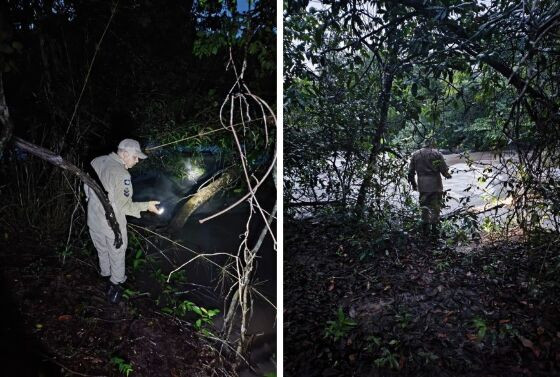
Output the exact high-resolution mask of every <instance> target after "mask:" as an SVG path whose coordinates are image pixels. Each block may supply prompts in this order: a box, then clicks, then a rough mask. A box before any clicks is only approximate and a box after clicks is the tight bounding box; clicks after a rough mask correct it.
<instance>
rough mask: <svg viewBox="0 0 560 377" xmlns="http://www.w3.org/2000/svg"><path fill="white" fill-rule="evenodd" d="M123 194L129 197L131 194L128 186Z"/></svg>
mask: <svg viewBox="0 0 560 377" xmlns="http://www.w3.org/2000/svg"><path fill="white" fill-rule="evenodd" d="M123 194H124V196H126V197H127V198H128V196H129V195H130V190H129V189H128V188H125V189H124V192H123Z"/></svg>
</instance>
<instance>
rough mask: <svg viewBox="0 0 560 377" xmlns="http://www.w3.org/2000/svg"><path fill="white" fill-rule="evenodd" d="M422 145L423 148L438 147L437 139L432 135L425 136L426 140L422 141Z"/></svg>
mask: <svg viewBox="0 0 560 377" xmlns="http://www.w3.org/2000/svg"><path fill="white" fill-rule="evenodd" d="M422 147H423V148H435V147H436V141H435V139H434V138H431V137H427V138H425V139H424V141H423V142H422Z"/></svg>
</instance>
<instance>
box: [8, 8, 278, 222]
mask: <svg viewBox="0 0 560 377" xmlns="http://www.w3.org/2000/svg"><path fill="white" fill-rule="evenodd" d="M275 6H276V4H275V3H274V2H272V1H268V0H264V1H257V2H237V1H224V2H222V1H220V2H214V1H187V2H180V1H169V2H166V3H165V4H162V3H159V2H152V1H136V0H121V1H116V2H104V1H94V2H91V1H87V2H83V1H44V2H43V1H41V2H28V1H14V0H10V1H8V2H6V3H3V4H2V11H1V14H2V23H1V25H0V29H1V30H0V31H1V34H0V47H1V49H0V65H1V68H2V72H3V78H2V79H3V83H4V93H5V97H6V102H7V107H8V108H9V111H10V117H11V120H12V122H13V124H14V130H13V134H14V136H18V137H21V138H23V139H26V140H28V141H30V142H33V143H35V144H38V145H41V146H43V147H45V148H47V149H49V150H52V151H54V152H55V153H57V154H60V155H61V156H63V157H64V158H66V159H68V160H70V161H72V162H74V163H75V164H77V165H78V166H82V167H84V169H86V170H87V169H88V165H89V163H88V162H89V161H90V160H91V159H92V158H93V157H95V156H98V155H100V154H105V153H108V152H110V151H113V150H115V148H116V145H117V144H118V142H119V141H120V140H122V139H123V138H125V137H132V138H136V139H138V140H140V142H141V144H142V145H143V146H148V147H149V146H152V147H153V146H157V145H160V144H164V143H167V142H177V141H180V142H179V143H175V144H172V145H170V146H166V147H165V148H159V149H156V150H155V151H153V152H152V153H154V154H155V155H158V156H159V157H161V156H162V155H163V156H165V157H164V160H162V159H161V158H157V159H148V160H147V164H143V165H144V167H147V165H150V164H157V165H158V166H157V167H158V168H159V169H161V163H162V161H163V164H164V165H169V169H168V170H169V171H170V172H173V171H174V170H173V166H172V165H173V164H172V162H173V161H174V160H176V155H174V154H173V153H171V152H173V151H177V152H179V153H181V154H183V155H184V153H195V154H196V153H198V152H200V151H203V150H205V148H206V150H207V149H208V148H211V150H212V151H216V150H219V151H220V152H221V155H222V156H224V158H225V162H224V163H227V164H232V163H234V164H236V160H237V159H238V154H237V147H236V144H235V141H234V138H233V137H232V135H231V133H230V132H227V131H226V130H225V129H222V125H221V123H220V106H221V105H222V102H223V101H224V99H225V98H226V97H227V96H228V94H230V93H237V92H244V91H245V88H242V87H240V86H234V84H235V82H236V80H237V77H236V72H235V69H237V70H238V71H239V70H240V69H241V66H242V65H243V64H245V66H246V68H245V70H244V77H243V83H244V84H246V85H247V86H248V87H249V88H250V90H251V91H252V93H254V94H256V95H258V96H259V97H260V98H262V99H263V100H264V101H267V102H268V103H269V104H270V105H271V106H272V107H274V106H275V90H276V89H275V80H274V78H275V72H276V71H275V62H276V56H275V55H276V52H275V50H276V49H275V44H276V43H275V40H276V36H275V33H276V29H275V20H276V16H275V12H276V9H275ZM237 74H239V73H237ZM228 109H229V107H228ZM241 115H243V114H241ZM241 115H239V114H237V113H236V114H235V116H234V122H239V121H240V117H241ZM246 115H247V116H251V117H252V118H253V119H257V118H260V117H262V111H261V108H260V106H259V105H258V104H256V103H255V102H251V103H249V104H248V109H247V111H246ZM224 116H225V117H229V114H228V113H226V114H224ZM245 120H247V119H246V118H245ZM226 123H227V122H226ZM269 128H270V126H269ZM3 129H5V127H3ZM220 129H222V131H220ZM241 129H244V127H239V130H241ZM216 130H218V131H216ZM209 131H214V132H209ZM267 131H268V130H265V129H264V127H263V126H262V125H261V124H260V123H257V122H253V123H249V124H247V129H246V131H245V132H246V133H248V134H249V135H250V137H247V138H246V140H245V139H244V140H243V142H244V146H245V153H247V155H250V157H251V159H250V160H249V161H250V162H251V163H253V165H252V168H253V169H256V168H258V167H259V164H258V163H259V162H260V163H261V164H262V160H263V158H264V159H265V160H269V159H270V158H271V154H272V149H271V148H270V142H269V144H268V145H267V144H266V142H265V140H266V137H267V135H266V132H267ZM269 132H270V134H271V135H268V136H270V137H274V132H273V128H272V131H269ZM198 135H201V136H198ZM185 138H187V139H186V140H185ZM212 148H213V149H212ZM156 152H157V153H156ZM160 152H163V153H160ZM21 157H22V156H21V155H19V156H18V155H16V154H15V153H14V151H13V150H10V148H6V151H5V156H4V158H3V160H2V166H3V169H4V172H3V174H4V177H5V180H6V181H11V182H12V183H13V182H16V181H17V179H16V178H15V177H16V176H17V175H18V173H17V172H15V171H14V170H13V165H14V164H16V165H17V164H21V163H22V160H21ZM258 157H260V161H257V160H258ZM162 158H163V157H162ZM255 163H257V165H255ZM35 165H36V166H34V167H33V168H32V167H31V164H27V161H26V167H25V169H31V172H32V173H31V174H30V176H29V180H28V181H27V182H26V183H25V185H26V186H28V187H30V190H33V189H32V187H41V186H49V185H52V184H53V182H52V181H50V180H51V178H48V177H49V176H51V174H50V170H51V167H48V166H45V164H44V163H37V164H35ZM35 169H38V170H39V171H41V170H45V171H46V172H44V173H41V174H35V173H34V172H35V171H36V170H35ZM54 177H57V173H54ZM178 178H180V177H178ZM19 179H22V178H21V177H19ZM55 179H56V178H55ZM71 181H72V184H71V186H73V187H69V186H68V185H66V184H62V185H57V186H56V188H54V190H55V191H62V192H65V193H67V194H68V195H67V196H66V197H67V198H68V201H62V202H58V203H52V202H51V200H49V199H48V198H47V197H45V198H42V197H39V198H37V197H35V199H33V200H37V201H39V202H41V203H43V205H45V206H46V207H47V208H48V207H49V206H48V205H47V204H46V203H50V204H51V205H53V210H54V209H57V211H60V210H61V208H65V209H66V217H67V218H69V217H70V213H71V211H72V206H73V199H72V192H71V191H79V190H78V186H79V184H78V182H77V180H76V181H74V180H72V179H71ZM62 182H63V181H62ZM65 186H66V187H65ZM6 190H8V191H7V193H13V194H14V195H16V194H17V191H18V189H16V188H15V187H14V185H13V184H10V185H9V186H8V187H7V188H6ZM69 190H71V191H69ZM36 194H40V192H37V193H36ZM30 195H31V196H34V194H30ZM4 197H5V198H6V199H7V202H10V201H11V202H13V198H11V199H10V198H9V195H5V196H4ZM62 197H65V195H62ZM50 198H51V199H52V198H53V197H52V196H50ZM53 201H54V202H56V200H54V199H53ZM20 204H21V207H22V208H23V207H26V205H25V204H23V203H20ZM27 207H28V208H30V207H29V206H27ZM16 212H17V211H16ZM15 216H16V218H19V216H18V215H16V214H15ZM53 218H59V217H58V216H53ZM21 221H23V222H24V223H25V222H27V221H26V219H25V218H22V219H21ZM67 221H68V220H67V219H65V220H63V219H61V221H60V222H58V221H53V227H54V228H58V230H59V231H60V230H62V229H64V228H67V226H66V225H64V226H61V223H62V224H64V223H67ZM14 222H15V221H14ZM36 225H38V224H36V223H35V222H33V226H36Z"/></svg>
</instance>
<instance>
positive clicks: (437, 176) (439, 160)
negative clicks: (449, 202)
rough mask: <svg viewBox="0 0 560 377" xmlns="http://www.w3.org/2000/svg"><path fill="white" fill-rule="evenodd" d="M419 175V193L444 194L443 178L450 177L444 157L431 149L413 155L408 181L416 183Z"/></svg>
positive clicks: (423, 149)
mask: <svg viewBox="0 0 560 377" xmlns="http://www.w3.org/2000/svg"><path fill="white" fill-rule="evenodd" d="M415 174H416V175H418V191H419V192H443V183H442V182H441V176H442V175H443V176H444V177H448V178H449V177H450V175H449V172H448V167H447V164H446V163H445V160H444V159H443V155H442V154H441V153H440V152H439V151H437V150H435V149H431V148H422V149H420V150H418V151H416V152H414V153H413V154H412V157H411V158H410V165H409V167H408V180H409V182H411V183H414V182H416V181H415V179H414V175H415Z"/></svg>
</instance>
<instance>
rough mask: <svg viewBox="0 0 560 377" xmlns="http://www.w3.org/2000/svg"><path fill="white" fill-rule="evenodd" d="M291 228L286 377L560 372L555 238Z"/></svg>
mask: <svg viewBox="0 0 560 377" xmlns="http://www.w3.org/2000/svg"><path fill="white" fill-rule="evenodd" d="M284 226H285V228H284V234H285V235H286V240H285V256H284V260H285V264H284V284H285V285H284V292H289V294H287V295H285V299H284V308H285V309H284V311H285V312H284V331H285V333H284V334H285V335H284V350H285V355H284V366H285V374H284V375H285V376H286V377H288V376H300V375H306V376H449V377H451V376H453V377H456V376H503V375H508V376H556V375H558V373H560V332H559V331H560V327H559V325H558V324H559V323H560V313H559V312H558V305H559V303H560V290H558V286H557V285H558V283H557V282H558V276H559V271H558V269H557V268H556V267H555V264H554V263H555V262H554V260H553V259H552V257H551V256H550V254H548V257H547V254H546V253H545V250H546V243H545V244H544V246H543V247H542V248H538V247H534V248H531V247H529V246H530V245H527V244H523V243H520V242H499V243H495V242H488V240H484V239H483V242H481V243H480V244H478V245H476V244H473V245H471V247H468V248H465V247H462V248H461V249H455V248H454V247H449V246H446V245H445V244H444V243H441V242H440V243H437V244H433V243H429V242H424V241H422V240H421V239H419V238H418V237H417V236H414V235H412V236H411V238H410V239H409V242H407V243H405V244H403V243H402V242H400V243H399V242H398V238H399V237H401V236H400V235H398V234H395V235H394V236H392V237H394V238H395V239H390V240H388V241H387V242H385V243H377V244H376V243H375V242H374V241H375V240H372V236H371V230H370V229H369V228H368V227H367V226H364V225H358V224H355V223H352V224H349V225H345V223H344V222H339V221H332V222H329V221H326V220H322V221H319V220H317V219H315V220H313V221H310V220H301V221H294V222H287V223H286V224H285V225H284ZM397 245H400V246H397ZM549 246H550V245H549ZM364 250H367V256H366V257H363V251H364ZM556 262H558V260H556Z"/></svg>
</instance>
